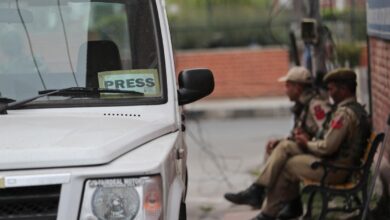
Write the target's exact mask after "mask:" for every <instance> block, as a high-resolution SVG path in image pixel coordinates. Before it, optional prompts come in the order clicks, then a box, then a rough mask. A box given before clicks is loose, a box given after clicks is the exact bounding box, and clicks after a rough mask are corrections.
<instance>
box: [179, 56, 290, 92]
mask: <svg viewBox="0 0 390 220" xmlns="http://www.w3.org/2000/svg"><path fill="white" fill-rule="evenodd" d="M175 60H176V69H177V70H178V71H180V70H183V69H187V68H196V67H207V68H209V69H211V70H212V71H213V73H214V78H215V83H216V84H215V90H214V92H213V94H212V95H211V96H210V97H209V99H226V98H256V97H267V96H268V97H271V96H283V95H284V84H283V83H279V82H277V79H278V78H279V77H280V76H283V75H284V74H286V72H287V71H288V69H289V58H288V50H287V49H285V48H269V49H257V48H256V49H247V48H245V49H218V50H198V51H177V52H176V54H175Z"/></svg>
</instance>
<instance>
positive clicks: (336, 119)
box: [259, 97, 370, 216]
mask: <svg viewBox="0 0 390 220" xmlns="http://www.w3.org/2000/svg"><path fill="white" fill-rule="evenodd" d="M327 125H328V126H327V130H326V133H325V136H324V138H323V139H318V140H316V139H313V140H311V141H309V142H308V143H307V148H306V149H305V148H303V149H302V148H301V147H299V146H298V145H297V144H296V143H295V142H293V141H285V142H283V143H281V144H279V146H278V147H276V148H275V150H274V151H273V152H272V154H271V156H270V158H269V160H268V162H267V167H266V168H265V169H264V170H263V172H262V173H261V175H260V178H259V183H260V184H261V185H264V186H267V187H268V193H267V196H266V200H265V202H264V203H263V206H262V212H263V213H265V214H268V215H270V216H276V215H277V214H278V213H279V211H280V210H281V209H282V208H283V206H284V204H285V202H286V201H291V200H293V199H294V198H297V197H298V195H299V182H300V181H302V180H303V179H310V180H314V181H320V179H321V177H322V175H323V170H322V169H316V170H313V169H312V168H311V166H310V165H311V164H312V163H313V162H315V161H320V160H323V159H327V160H330V161H332V162H333V163H335V164H339V165H346V166H348V165H357V163H359V159H360V158H361V156H362V154H363V152H362V150H361V146H362V145H363V146H365V144H366V141H367V139H368V137H369V134H370V126H369V122H368V116H367V113H366V112H365V110H364V108H363V106H361V105H360V104H359V103H357V102H356V99H355V98H354V97H352V98H347V99H345V100H343V101H341V102H340V103H338V105H337V109H336V111H335V112H334V113H333V114H332V115H331V121H330V123H327ZM346 177H347V176H346V174H345V173H342V172H339V173H333V174H330V175H329V178H328V179H327V181H328V182H330V183H340V182H344V181H345V178H346Z"/></svg>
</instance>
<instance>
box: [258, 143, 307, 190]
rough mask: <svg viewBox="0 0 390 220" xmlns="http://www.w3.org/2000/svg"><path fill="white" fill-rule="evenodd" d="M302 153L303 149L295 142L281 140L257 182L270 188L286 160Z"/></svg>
mask: <svg viewBox="0 0 390 220" xmlns="http://www.w3.org/2000/svg"><path fill="white" fill-rule="evenodd" d="M300 154H303V151H302V150H301V148H300V147H299V146H298V145H297V144H296V143H295V142H293V141H290V140H283V141H281V142H280V143H279V144H278V145H277V146H276V148H275V149H274V150H273V151H272V153H271V155H270V156H269V158H268V160H267V162H266V163H265V165H264V166H263V167H262V170H261V172H260V175H259V177H258V179H257V181H256V183H257V184H259V185H262V186H266V187H268V188H270V187H272V186H274V185H275V182H276V179H277V178H278V176H279V175H280V173H281V171H282V169H283V168H284V166H285V164H286V162H287V161H288V160H289V159H290V158H291V157H293V156H296V155H300Z"/></svg>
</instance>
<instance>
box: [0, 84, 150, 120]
mask: <svg viewBox="0 0 390 220" xmlns="http://www.w3.org/2000/svg"><path fill="white" fill-rule="evenodd" d="M100 93H116V94H131V95H138V96H143V95H144V93H142V92H137V91H129V90H120V89H102V88H89V87H69V88H63V89H50V90H42V91H39V92H38V94H39V95H37V96H35V97H32V98H29V99H25V100H21V101H18V102H12V103H10V104H5V105H2V106H0V114H7V110H8V109H16V108H19V107H22V106H24V105H25V104H27V103H29V102H32V101H34V100H36V99H39V98H42V97H45V96H71V97H80V96H82V97H90V96H91V95H99V94H100Z"/></svg>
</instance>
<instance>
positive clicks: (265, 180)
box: [256, 90, 331, 186]
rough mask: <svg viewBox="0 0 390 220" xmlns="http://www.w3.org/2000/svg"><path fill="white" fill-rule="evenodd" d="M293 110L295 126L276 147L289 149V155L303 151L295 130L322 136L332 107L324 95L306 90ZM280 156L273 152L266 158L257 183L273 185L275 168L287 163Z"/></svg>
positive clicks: (278, 149)
mask: <svg viewBox="0 0 390 220" xmlns="http://www.w3.org/2000/svg"><path fill="white" fill-rule="evenodd" d="M292 111H293V113H294V127H293V129H292V131H291V134H290V136H289V137H288V138H286V139H283V140H280V142H279V143H278V145H277V146H276V147H275V150H277V151H280V150H281V149H283V151H285V152H286V151H287V152H288V157H291V156H294V155H296V154H301V153H303V152H302V151H301V149H300V148H299V147H298V146H297V145H296V144H295V142H294V130H296V129H301V130H302V131H303V132H304V133H306V134H307V135H308V136H309V138H310V139H312V138H322V136H323V135H322V134H323V133H324V131H323V130H324V129H325V126H324V123H325V122H326V119H327V116H328V115H329V114H330V113H331V108H330V105H329V103H328V101H327V100H326V99H325V98H324V97H321V96H320V95H318V94H316V92H315V91H313V90H306V91H305V92H303V94H302V95H301V96H300V97H299V101H298V102H297V103H296V104H295V106H294V108H293V110H292ZM328 117H329V116H328ZM275 150H274V151H275ZM278 157H279V155H275V154H274V152H272V154H271V155H270V156H269V157H268V158H266V161H265V164H264V166H262V171H261V175H260V176H259V177H258V179H257V181H256V182H257V183H259V184H260V185H263V186H268V185H269V184H270V185H273V183H274V182H275V181H276V178H277V176H278V175H279V173H278V172H275V171H273V170H275V169H276V170H280V169H281V168H282V167H283V166H284V163H285V161H284V160H283V159H281V160H280V159H276V158H278ZM271 158H272V159H271ZM286 159H287V158H286Z"/></svg>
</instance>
